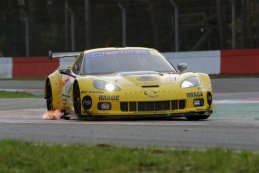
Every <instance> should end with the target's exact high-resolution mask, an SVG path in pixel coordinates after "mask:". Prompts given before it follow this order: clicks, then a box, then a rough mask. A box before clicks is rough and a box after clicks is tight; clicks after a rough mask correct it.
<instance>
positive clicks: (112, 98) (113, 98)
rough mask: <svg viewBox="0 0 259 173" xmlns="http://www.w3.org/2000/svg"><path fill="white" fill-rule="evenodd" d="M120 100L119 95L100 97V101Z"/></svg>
mask: <svg viewBox="0 0 259 173" xmlns="http://www.w3.org/2000/svg"><path fill="white" fill-rule="evenodd" d="M119 99H120V97H119V96H118V95H110V96H106V95H100V96H99V100H100V101H117V100H119Z"/></svg>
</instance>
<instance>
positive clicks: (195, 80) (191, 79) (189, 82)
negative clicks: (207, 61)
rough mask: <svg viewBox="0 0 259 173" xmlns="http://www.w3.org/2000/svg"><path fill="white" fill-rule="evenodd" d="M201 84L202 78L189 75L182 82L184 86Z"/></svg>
mask: <svg viewBox="0 0 259 173" xmlns="http://www.w3.org/2000/svg"><path fill="white" fill-rule="evenodd" d="M199 85H200V80H199V79H198V78H197V77H189V78H187V79H185V80H184V81H183V82H182V85H181V87H182V88H190V87H196V86H199Z"/></svg>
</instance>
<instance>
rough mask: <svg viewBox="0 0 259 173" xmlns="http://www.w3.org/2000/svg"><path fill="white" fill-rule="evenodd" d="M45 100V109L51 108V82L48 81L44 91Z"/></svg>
mask: <svg viewBox="0 0 259 173" xmlns="http://www.w3.org/2000/svg"><path fill="white" fill-rule="evenodd" d="M46 93H47V95H46V100H47V109H48V110H52V109H53V104H52V90H51V84H50V82H48V83H47V91H46Z"/></svg>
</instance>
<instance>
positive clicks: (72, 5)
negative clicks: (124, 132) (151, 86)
mask: <svg viewBox="0 0 259 173" xmlns="http://www.w3.org/2000/svg"><path fill="white" fill-rule="evenodd" d="M173 1H174V2H175V4H177V6H178V9H179V18H178V20H177V21H178V22H179V35H178V36H179V51H190V50H218V49H232V32H233V30H232V29H233V25H232V11H231V5H232V2H233V1H234V2H235V4H236V5H235V10H236V23H235V29H236V30H235V31H236V48H237V49H247V48H258V46H259V25H258V22H259V2H257V1H256V0H210V1H208V0H195V1H193V0H173ZM65 3H67V7H68V8H69V9H68V8H65ZM119 3H120V4H121V5H122V6H123V7H124V8H125V10H126V33H127V34H126V37H127V39H126V40H127V46H146V47H154V48H156V49H159V50H160V51H163V52H165V51H175V49H174V48H175V22H176V21H175V18H174V14H175V13H174V12H175V11H174V10H175V8H174V7H173V6H172V4H171V0H66V1H64V0H1V1H0V50H1V51H2V52H3V54H4V55H5V56H26V46H28V45H29V50H30V52H29V54H30V55H46V54H47V51H48V50H54V51H71V50H72V48H73V46H72V43H73V40H74V49H75V51H81V50H85V49H88V48H96V47H106V46H122V12H121V10H120V8H119V6H118V4H119ZM25 19H28V21H29V25H28V27H26V23H25ZM73 23H74V24H73ZM72 30H74V34H72V35H71V33H72V32H71V31H72ZM26 31H29V35H26ZM26 37H29V43H27V42H26Z"/></svg>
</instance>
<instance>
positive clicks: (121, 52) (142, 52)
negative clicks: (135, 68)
mask: <svg viewBox="0 0 259 173" xmlns="http://www.w3.org/2000/svg"><path fill="white" fill-rule="evenodd" d="M129 54H137V55H150V52H149V51H147V50H111V51H98V52H92V53H89V54H87V55H86V56H87V58H94V57H100V56H106V55H129Z"/></svg>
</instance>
